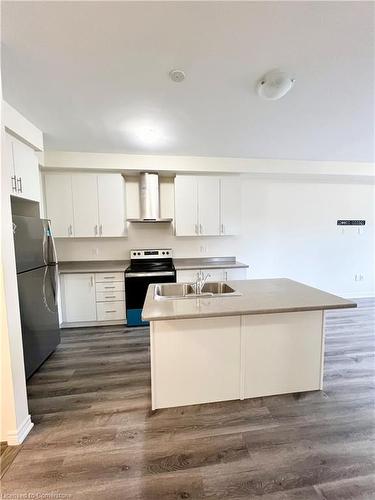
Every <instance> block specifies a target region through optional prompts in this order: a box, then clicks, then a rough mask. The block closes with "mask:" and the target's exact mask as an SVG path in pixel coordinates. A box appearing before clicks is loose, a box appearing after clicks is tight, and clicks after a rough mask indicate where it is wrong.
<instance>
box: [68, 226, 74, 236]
mask: <svg viewBox="0 0 375 500" xmlns="http://www.w3.org/2000/svg"><path fill="white" fill-rule="evenodd" d="M68 235H69V236H72V235H73V226H72V225H71V224H69V226H68Z"/></svg>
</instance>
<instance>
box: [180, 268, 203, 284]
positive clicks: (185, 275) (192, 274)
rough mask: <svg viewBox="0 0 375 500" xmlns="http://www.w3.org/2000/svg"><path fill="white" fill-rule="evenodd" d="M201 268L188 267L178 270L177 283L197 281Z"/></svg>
mask: <svg viewBox="0 0 375 500" xmlns="http://www.w3.org/2000/svg"><path fill="white" fill-rule="evenodd" d="M198 272H199V269H187V270H182V271H177V273H176V274H177V276H176V278H177V283H192V282H194V281H196V279H197V277H198Z"/></svg>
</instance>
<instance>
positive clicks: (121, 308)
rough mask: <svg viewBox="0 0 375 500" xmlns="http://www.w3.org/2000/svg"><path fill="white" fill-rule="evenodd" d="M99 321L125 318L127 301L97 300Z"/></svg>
mask: <svg viewBox="0 0 375 500" xmlns="http://www.w3.org/2000/svg"><path fill="white" fill-rule="evenodd" d="M96 311H97V319H98V321H118V320H124V319H125V302H124V301H123V300H122V301H121V302H97V304H96Z"/></svg>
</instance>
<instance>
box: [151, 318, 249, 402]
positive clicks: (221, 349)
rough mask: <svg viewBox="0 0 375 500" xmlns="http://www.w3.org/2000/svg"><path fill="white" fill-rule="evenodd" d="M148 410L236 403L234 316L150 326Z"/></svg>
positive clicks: (236, 320) (237, 334)
mask: <svg viewBox="0 0 375 500" xmlns="http://www.w3.org/2000/svg"><path fill="white" fill-rule="evenodd" d="M150 333H151V366H152V370H151V386H152V408H153V409H156V408H168V407H173V406H180V405H186V404H199V403H208V402H210V401H226V400H230V399H239V398H240V384H239V382H240V369H241V359H240V343H241V318H240V316H237V317H232V316H224V317H217V318H203V319H202V318H194V319H189V320H169V321H153V322H151V329H150Z"/></svg>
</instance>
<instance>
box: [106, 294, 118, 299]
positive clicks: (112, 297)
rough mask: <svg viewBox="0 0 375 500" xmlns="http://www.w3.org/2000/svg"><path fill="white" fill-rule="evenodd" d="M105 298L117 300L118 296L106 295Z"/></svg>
mask: <svg viewBox="0 0 375 500" xmlns="http://www.w3.org/2000/svg"><path fill="white" fill-rule="evenodd" d="M104 298H105V299H115V298H116V295H106V296H105V297H104Z"/></svg>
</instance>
